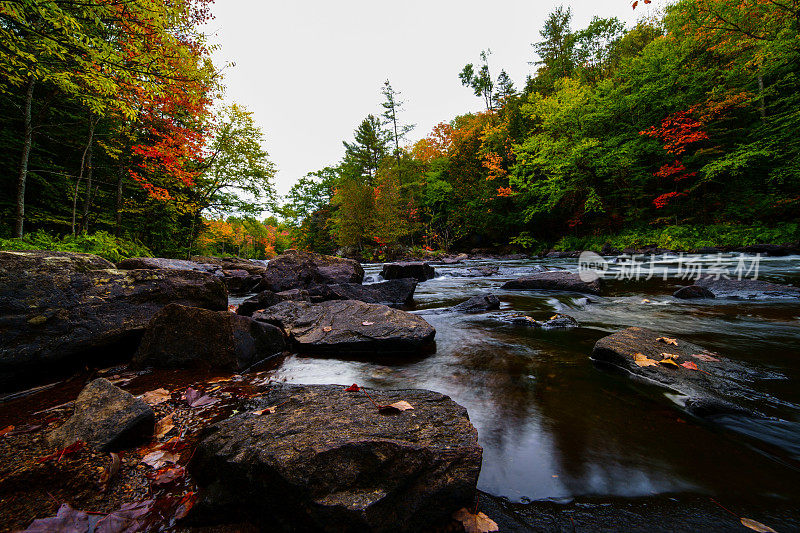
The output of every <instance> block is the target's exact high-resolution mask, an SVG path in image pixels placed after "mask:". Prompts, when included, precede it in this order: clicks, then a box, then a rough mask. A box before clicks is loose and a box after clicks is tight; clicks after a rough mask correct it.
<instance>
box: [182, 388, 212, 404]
mask: <svg viewBox="0 0 800 533" xmlns="http://www.w3.org/2000/svg"><path fill="white" fill-rule="evenodd" d="M183 399H184V400H186V404H187V405H188V406H189V407H206V406H207V405H212V404H215V403H217V402H218V401H219V400H217V399H216V398H212V397H211V396H208V395H205V394H201V393H200V392H198V391H196V390H194V389H193V388H191V387H189V388H188V389H186V392H184V393H183Z"/></svg>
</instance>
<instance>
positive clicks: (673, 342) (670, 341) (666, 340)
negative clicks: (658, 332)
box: [656, 337, 678, 346]
mask: <svg viewBox="0 0 800 533" xmlns="http://www.w3.org/2000/svg"><path fill="white" fill-rule="evenodd" d="M659 341H661V342H663V343H664V344H671V345H673V346H677V345H678V341H677V340H676V339H670V338H669V337H659V338H657V339H656V342H659Z"/></svg>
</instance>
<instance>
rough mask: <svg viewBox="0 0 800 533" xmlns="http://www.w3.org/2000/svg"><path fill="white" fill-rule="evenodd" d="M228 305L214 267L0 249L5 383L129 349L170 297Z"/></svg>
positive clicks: (0, 348) (0, 367)
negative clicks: (120, 263) (133, 266)
mask: <svg viewBox="0 0 800 533" xmlns="http://www.w3.org/2000/svg"><path fill="white" fill-rule="evenodd" d="M172 302H175V303H180V304H184V305H190V306H194V307H203V308H207V309H214V310H223V309H226V308H227V305H228V295H227V292H226V290H225V286H224V285H223V283H222V281H221V280H220V279H219V278H218V277H215V276H213V275H211V274H207V273H202V272H191V271H181V270H167V269H160V270H118V269H116V268H115V267H114V265H113V264H112V263H110V262H108V261H106V260H104V259H101V258H99V257H97V256H94V255H89V254H76V253H68V252H47V251H31V252H0V389H3V388H8V387H17V386H20V385H23V384H24V380H31V379H41V378H43V377H45V376H47V375H48V374H55V373H58V372H60V371H62V370H64V369H65V368H71V367H73V366H75V365H77V364H79V363H83V362H85V361H86V360H88V358H90V357H91V358H95V359H97V358H102V359H106V360H111V359H112V358H117V359H119V358H120V357H121V356H125V355H127V356H130V355H132V354H133V351H134V350H135V348H136V343H137V342H138V337H139V335H141V331H142V330H143V329H144V328H145V326H146V325H147V323H148V322H149V321H150V319H151V318H152V317H153V316H154V315H155V314H156V313H157V312H158V311H160V310H161V309H162V308H163V307H164V306H166V305H167V304H169V303H172Z"/></svg>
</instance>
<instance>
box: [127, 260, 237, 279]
mask: <svg viewBox="0 0 800 533" xmlns="http://www.w3.org/2000/svg"><path fill="white" fill-rule="evenodd" d="M117 268H118V269H120V270H159V269H167V270H194V271H196V272H208V273H209V274H217V275H220V276H221V275H222V267H220V266H219V265H210V264H206V263H198V262H196V261H188V260H186V259H166V258H163V257H131V258H128V259H123V260H122V261H120V262H119V263H117Z"/></svg>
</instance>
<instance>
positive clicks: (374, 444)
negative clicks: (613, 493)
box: [190, 384, 482, 532]
mask: <svg viewBox="0 0 800 533" xmlns="http://www.w3.org/2000/svg"><path fill="white" fill-rule="evenodd" d="M369 396H370V397H372V399H373V400H374V401H375V402H377V403H378V404H391V403H395V402H399V401H406V402H408V403H409V404H410V405H411V406H413V410H407V411H402V412H396V413H394V414H389V415H383V414H379V413H378V410H377V409H376V408H375V407H374V406H373V404H372V403H371V402H370V400H369V399H368V398H367V396H366V394H365V393H364V392H363V391H362V392H345V390H344V387H343V386H337V385H316V386H315V385H283V384H281V385H275V386H274V387H273V388H271V389H270V390H269V391H268V392H267V393H266V395H265V396H264V398H263V399H261V400H259V402H258V403H257V404H255V405H253V406H252V409H249V411H248V412H247V413H243V414H240V415H237V416H234V417H232V418H229V419H227V420H224V421H222V422H218V423H216V424H214V425H213V426H212V427H211V428H210V430H209V431H208V433H207V436H206V437H205V438H204V439H203V440H201V441H200V443H199V445H198V447H197V451H196V452H195V455H194V457H193V459H192V462H191V463H190V469H191V471H192V473H193V475H194V477H195V478H196V479H197V480H198V482H199V484H200V487H201V489H200V501H199V502H198V503H197V505H196V506H195V508H194V509H193V510H192V513H193V519H194V521H195V522H199V523H203V522H215V521H217V520H219V519H229V517H230V516H240V515H244V516H247V517H248V518H249V519H251V520H254V521H256V522H257V523H259V524H260V525H261V527H263V528H265V529H266V530H270V531H286V530H291V531H337V532H338V531H386V532H394V531H398V532H404V531H421V530H424V529H427V528H434V527H436V526H437V525H438V524H441V523H446V522H447V521H448V520H449V518H450V515H451V513H453V512H454V511H456V510H458V509H459V508H460V507H463V506H467V507H469V506H470V505H472V504H473V498H474V495H475V486H476V483H477V480H478V474H479V473H480V468H481V455H482V450H481V447H480V446H479V445H478V434H477V431H476V430H475V428H474V427H473V426H472V424H471V423H470V421H469V417H468V415H467V411H466V409H464V408H463V407H461V406H460V405H458V404H456V403H455V402H453V401H452V400H451V399H450V398H448V397H447V396H444V395H442V394H439V393H436V392H430V391H424V390H401V391H373V390H370V391H369ZM270 406H277V407H276V409H275V412H274V413H263V414H254V413H253V411H255V410H258V409H263V408H265V407H270Z"/></svg>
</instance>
